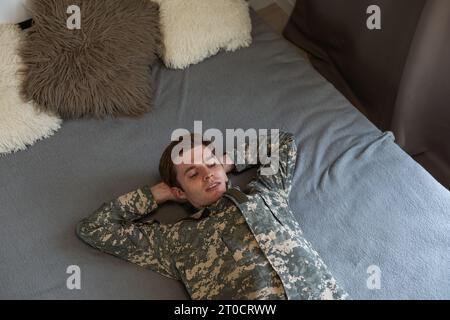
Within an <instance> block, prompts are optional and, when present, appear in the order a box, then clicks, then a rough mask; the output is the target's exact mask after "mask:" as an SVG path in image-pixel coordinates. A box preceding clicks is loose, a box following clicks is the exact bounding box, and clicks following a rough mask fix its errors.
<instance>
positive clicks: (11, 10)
mask: <svg viewBox="0 0 450 320" xmlns="http://www.w3.org/2000/svg"><path fill="white" fill-rule="evenodd" d="M27 4H28V0H1V1H0V23H19V22H22V21H25V20H28V19H30V18H31V16H30V13H29V12H28V11H27V9H26V5H27Z"/></svg>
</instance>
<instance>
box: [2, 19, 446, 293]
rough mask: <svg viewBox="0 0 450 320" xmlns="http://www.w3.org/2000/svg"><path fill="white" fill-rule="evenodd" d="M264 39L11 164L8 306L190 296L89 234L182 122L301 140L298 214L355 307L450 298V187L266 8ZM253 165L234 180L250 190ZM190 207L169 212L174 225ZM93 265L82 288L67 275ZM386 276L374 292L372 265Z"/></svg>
mask: <svg viewBox="0 0 450 320" xmlns="http://www.w3.org/2000/svg"><path fill="white" fill-rule="evenodd" d="M252 21H253V31H252V32H253V36H254V41H253V44H252V45H251V46H250V47H249V48H245V49H242V50H238V51H236V52H233V53H224V52H221V53H219V54H218V55H216V56H214V57H212V58H209V59H207V60H205V61H203V62H201V63H199V64H197V65H193V66H191V67H189V68H188V69H186V70H183V71H180V70H177V71H174V70H168V69H166V68H164V67H162V66H161V65H159V66H157V67H156V68H155V69H154V70H153V77H154V82H155V84H156V92H155V96H156V101H155V109H154V110H153V111H152V112H151V113H149V114H146V115H145V116H144V117H142V118H140V119H129V118H122V119H107V120H103V121H101V120H93V119H83V120H76V121H67V122H65V123H64V124H63V126H62V128H61V130H60V131H59V133H58V134H57V135H55V136H54V137H52V138H50V139H47V140H44V141H41V142H39V143H37V144H36V145H34V146H32V147H30V148H29V149H27V150H25V151H23V152H19V153H16V154H12V155H6V156H2V157H0V181H1V184H0V203H1V204H2V205H1V206H0V208H1V209H0V217H1V220H2V223H1V224H0V241H1V244H0V256H1V260H0V298H12V299H19V298H30V299H49V298H56V299H72V298H74V299H81V298H84V299H92V298H104V299H119V298H125V299H131V298H144V299H185V298H187V297H188V296H187V294H186V292H185V289H184V287H183V285H182V284H181V283H180V282H177V281H175V280H170V279H167V278H164V277H163V276H160V275H158V274H157V273H155V272H152V271H149V270H146V269H143V268H140V267H137V266H135V265H132V264H131V263H128V262H125V261H122V260H120V259H118V258H115V257H113V256H109V255H107V254H104V253H101V252H99V251H97V250H95V249H93V248H90V247H88V246H87V245H86V244H84V243H83V242H81V241H80V240H79V239H78V238H77V237H76V235H75V226H76V224H77V223H78V221H80V220H81V219H82V218H83V217H85V216H86V215H88V214H89V213H91V212H92V211H94V210H95V209H97V208H98V207H99V206H100V205H101V203H103V202H105V201H108V200H111V199H113V198H115V197H117V196H119V195H121V194H124V193H126V192H128V191H131V190H134V189H136V188H138V187H140V186H142V185H145V184H150V185H151V184H154V183H156V182H158V181H159V176H158V170H157V169H158V160H159V156H160V154H161V153H162V151H163V149H164V147H165V146H166V145H167V144H168V141H169V140H170V134H171V133H172V131H173V130H174V129H176V128H187V129H190V130H192V129H193V122H194V120H202V121H203V129H204V130H206V129H208V128H218V129H225V128H244V129H246V128H269V129H270V128H279V129H280V130H283V131H286V132H292V133H293V134H294V136H295V138H296V141H297V144H298V156H297V168H296V171H295V175H294V179H293V186H292V192H291V195H290V201H291V208H292V210H293V212H294V213H295V214H296V217H297V218H298V222H299V223H300V225H301V226H302V228H303V231H304V235H305V237H306V239H308V240H309V241H310V242H311V243H312V245H313V247H314V248H315V249H316V250H317V251H318V253H319V254H320V256H321V257H322V259H323V260H324V262H325V263H326V264H327V265H328V267H329V268H330V271H331V272H332V274H333V275H334V276H335V278H336V279H337V281H338V282H339V283H341V284H342V286H343V288H344V289H345V290H346V291H347V292H348V293H349V295H350V296H351V297H352V298H354V299H363V298H364V299H380V298H387V299H394V298H447V299H448V298H450V276H449V270H450V250H448V248H450V192H449V191H448V190H447V189H445V188H444V187H443V186H442V185H440V184H439V183H438V182H437V181H436V180H435V179H434V178H433V177H432V176H431V175H430V174H429V173H428V172H426V171H425V170H424V169H423V168H422V167H421V166H419V165H418V164H417V163H416V162H415V161H414V160H413V159H412V158H411V157H410V156H408V155H407V154H406V153H405V152H403V151H402V150H401V149H400V148H399V147H398V146H397V145H396V144H395V143H394V141H393V135H392V134H391V133H390V132H385V133H382V132H380V131H379V130H378V129H377V128H376V127H375V126H374V125H373V124H371V123H370V122H369V121H368V120H367V119H366V118H365V117H364V116H363V115H362V114H361V113H360V112H359V111H357V110H356V109H355V108H354V107H353V106H352V105H351V104H350V103H349V102H348V101H347V100H346V99H345V98H344V97H343V96H342V95H341V94H340V93H339V92H338V91H337V90H336V89H335V88H334V87H333V86H332V85H331V84H330V83H328V82H327V81H326V80H324V78H323V77H322V76H320V75H319V74H318V73H317V72H316V71H315V70H314V69H313V67H312V66H311V65H310V64H309V62H307V61H306V60H304V58H302V57H301V56H300V55H299V54H298V53H297V51H296V49H295V48H293V47H292V46H291V45H290V44H289V43H288V42H287V41H285V40H283V39H281V38H280V37H279V36H278V35H276V34H275V33H274V32H273V31H271V30H270V29H269V28H268V27H267V26H266V25H265V24H264V23H263V22H261V20H259V18H257V17H255V15H254V14H252ZM251 174H252V172H251V171H248V172H246V173H244V174H243V175H240V176H233V177H232V179H233V181H234V183H235V184H241V185H243V184H245V182H246V181H248V180H249V177H250V175H251ZM186 214H187V213H186V212H185V211H184V209H183V208H182V207H180V206H178V205H175V204H171V205H165V206H163V207H162V208H161V209H160V210H159V212H157V213H156V214H155V215H154V216H152V217H153V218H155V219H159V220H161V221H163V222H174V221H176V220H177V219H179V218H181V217H184V216H185V215H186ZM70 265H78V266H79V267H80V268H81V290H68V289H67V287H66V279H67V277H68V276H69V275H68V274H67V273H66V268H67V267H68V266H70ZM370 265H376V266H378V267H379V268H380V270H381V272H382V273H381V289H379V290H369V289H368V288H367V285H366V282H367V278H368V277H369V274H368V273H367V268H368V267H369V266H370Z"/></svg>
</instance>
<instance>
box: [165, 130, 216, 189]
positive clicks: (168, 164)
mask: <svg viewBox="0 0 450 320" xmlns="http://www.w3.org/2000/svg"><path fill="white" fill-rule="evenodd" d="M184 138H186V137H184ZM189 138H190V139H191V148H193V147H194V144H195V134H193V133H191V134H190V136H189ZM181 141H183V137H179V139H178V140H176V141H172V142H171V143H170V144H169V145H168V146H167V147H166V149H165V150H164V152H163V153H162V155H161V159H160V160H159V175H160V176H161V179H162V181H163V182H164V183H165V184H167V185H168V186H169V187H178V188H180V189H183V188H182V187H181V185H180V183H179V182H178V180H177V171H176V168H175V164H174V163H173V161H172V150H173V148H174V147H175V146H176V145H177V144H178V143H180V142H181ZM201 143H202V145H204V146H205V147H207V146H209V144H210V143H211V141H208V140H204V139H203V138H202V140H201Z"/></svg>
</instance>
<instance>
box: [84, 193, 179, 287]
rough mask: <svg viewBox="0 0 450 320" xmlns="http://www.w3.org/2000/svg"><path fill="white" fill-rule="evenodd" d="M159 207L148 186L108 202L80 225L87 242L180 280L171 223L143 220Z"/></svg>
mask: <svg viewBox="0 0 450 320" xmlns="http://www.w3.org/2000/svg"><path fill="white" fill-rule="evenodd" d="M156 209H157V204H156V201H155V199H154V197H153V195H152V193H151V191H150V188H149V187H148V186H145V187H143V188H140V189H137V190H135V191H132V192H129V193H127V194H124V195H122V196H120V197H118V198H117V199H114V200H112V201H111V202H109V203H104V204H103V205H102V206H101V207H100V208H99V209H97V210H96V211H95V212H94V213H93V214H91V215H90V216H89V217H87V218H85V219H83V220H82V221H80V223H79V224H78V225H77V229H76V232H77V235H78V236H79V237H80V238H81V239H82V240H83V241H84V242H86V243H87V244H89V245H91V246H92V247H94V248H97V249H99V250H101V251H103V252H106V253H109V254H112V255H114V256H117V257H119V258H122V259H125V260H127V261H129V262H132V263H135V264H137V265H139V266H142V267H144V268H148V269H151V270H153V271H156V272H158V273H160V274H162V275H163V276H166V277H168V278H171V279H177V280H178V279H179V277H178V273H177V270H176V268H175V264H174V261H173V260H172V254H171V251H172V250H171V242H170V240H169V239H167V236H166V235H167V231H168V229H169V228H170V226H168V225H163V224H160V223H159V222H158V221H156V220H149V221H146V222H139V220H140V219H142V218H143V217H144V216H146V215H148V214H150V213H151V212H153V211H155V210H156Z"/></svg>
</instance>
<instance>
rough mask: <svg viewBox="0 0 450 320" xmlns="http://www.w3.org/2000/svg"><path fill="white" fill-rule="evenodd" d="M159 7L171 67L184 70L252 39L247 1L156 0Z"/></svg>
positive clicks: (165, 54)
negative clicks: (220, 51)
mask: <svg viewBox="0 0 450 320" xmlns="http://www.w3.org/2000/svg"><path fill="white" fill-rule="evenodd" d="M154 1H155V2H157V3H158V4H159V6H160V19H161V32H162V36H163V51H162V56H161V59H162V60H163V61H164V64H165V65H166V66H167V67H168V68H176V69H183V68H186V67H187V66H189V65H190V64H195V63H198V62H200V61H202V60H204V59H206V58H208V57H210V56H212V55H215V54H216V53H217V52H218V51H219V50H220V49H221V48H223V49H225V50H226V51H234V50H236V49H238V48H242V47H247V46H249V45H250V43H251V41H252V37H251V28H252V25H251V20H250V15H249V11H248V4H247V2H246V1H244V0H189V1H186V0H154Z"/></svg>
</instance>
